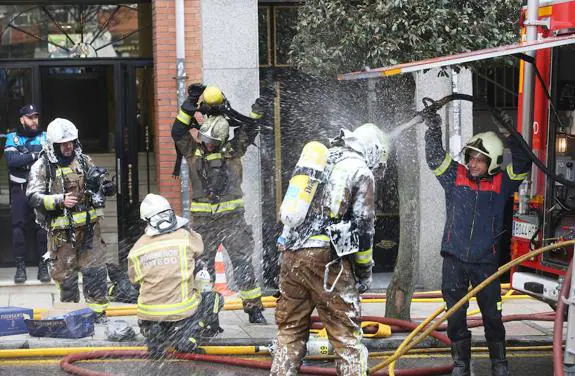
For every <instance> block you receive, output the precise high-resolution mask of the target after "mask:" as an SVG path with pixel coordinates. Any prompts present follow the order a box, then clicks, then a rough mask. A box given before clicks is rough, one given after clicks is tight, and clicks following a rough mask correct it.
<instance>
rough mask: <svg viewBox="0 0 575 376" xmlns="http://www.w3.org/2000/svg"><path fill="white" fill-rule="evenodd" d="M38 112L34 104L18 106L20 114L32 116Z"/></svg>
mask: <svg viewBox="0 0 575 376" xmlns="http://www.w3.org/2000/svg"><path fill="white" fill-rule="evenodd" d="M38 114H39V112H38V108H37V107H36V105H34V104H27V105H26V106H23V107H22V108H20V116H32V115H38Z"/></svg>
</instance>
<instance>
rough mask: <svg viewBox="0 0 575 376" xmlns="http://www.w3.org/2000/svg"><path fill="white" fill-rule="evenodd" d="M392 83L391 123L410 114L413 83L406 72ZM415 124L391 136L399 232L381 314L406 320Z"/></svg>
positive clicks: (415, 188) (414, 212)
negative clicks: (394, 164) (393, 113)
mask: <svg viewBox="0 0 575 376" xmlns="http://www.w3.org/2000/svg"><path fill="white" fill-rule="evenodd" d="M402 78H403V79H402V80H401V82H399V83H397V82H396V83H395V84H396V88H397V90H396V91H395V93H394V94H395V95H394V96H393V101H394V104H393V107H394V109H395V116H394V119H395V127H397V126H399V125H400V124H403V123H404V122H406V121H408V120H410V119H411V117H412V116H413V115H414V102H413V98H414V93H415V83H414V79H413V76H411V75H409V76H408V75H406V76H403V77H402ZM416 137H417V132H416V129H415V127H412V128H410V129H406V130H404V131H403V132H402V133H400V134H399V135H397V137H396V138H395V139H392V140H391V142H392V145H393V146H394V148H395V152H396V153H397V176H398V177H397V179H398V181H397V186H398V198H399V218H400V235H399V250H398V255H397V261H396V265H395V270H394V274H393V279H392V281H391V284H390V285H389V286H388V288H387V303H386V307H385V316H386V317H392V318H399V319H403V320H409V319H410V316H411V312H410V310H411V297H412V296H413V291H414V289H415V282H416V277H417V276H416V271H417V270H418V260H419V254H418V253H419V236H418V234H419V189H420V184H419V157H418V154H417V148H416V147H415V145H417V142H416Z"/></svg>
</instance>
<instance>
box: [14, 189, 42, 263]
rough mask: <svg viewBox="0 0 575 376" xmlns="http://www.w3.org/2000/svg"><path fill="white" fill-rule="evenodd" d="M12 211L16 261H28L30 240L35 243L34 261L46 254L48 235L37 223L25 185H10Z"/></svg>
mask: <svg viewBox="0 0 575 376" xmlns="http://www.w3.org/2000/svg"><path fill="white" fill-rule="evenodd" d="M10 206H11V209H12V253H13V255H14V258H15V259H16V260H24V261H25V260H26V255H27V254H28V246H27V244H28V240H30V239H32V240H33V241H34V260H38V261H40V258H41V257H42V256H43V255H44V254H45V253H46V251H47V249H46V245H47V235H46V231H44V230H43V229H42V228H41V227H40V226H39V225H38V224H37V223H36V216H35V215H34V210H33V209H32V208H31V207H30V205H28V200H27V199H26V185H25V184H13V183H11V184H10Z"/></svg>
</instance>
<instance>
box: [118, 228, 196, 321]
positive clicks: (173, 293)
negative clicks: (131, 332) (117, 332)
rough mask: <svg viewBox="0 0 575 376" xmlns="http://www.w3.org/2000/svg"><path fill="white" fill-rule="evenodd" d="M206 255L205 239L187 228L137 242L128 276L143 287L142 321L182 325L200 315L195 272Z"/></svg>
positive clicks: (129, 259) (130, 261) (140, 304)
mask: <svg viewBox="0 0 575 376" xmlns="http://www.w3.org/2000/svg"><path fill="white" fill-rule="evenodd" d="M203 251H204V244H203V242H202V237H201V236H200V235H199V234H198V233H197V232H195V231H193V230H190V229H188V228H186V227H183V228H180V229H178V230H176V231H174V232H170V233H167V234H160V235H156V236H148V235H142V237H140V239H138V241H137V242H136V244H134V246H133V247H132V249H131V250H130V253H129V254H128V276H129V277H130V281H131V282H132V283H134V284H139V285H140V295H139V297H138V318H139V319H141V320H150V321H180V320H182V319H185V318H187V317H190V316H192V315H193V314H194V313H195V312H196V311H197V309H198V305H199V304H200V302H201V300H202V298H201V295H200V294H199V293H198V291H197V290H196V288H195V283H194V282H195V280H194V269H195V265H196V261H195V259H196V258H197V257H198V256H199V255H200V254H201V253H202V252H203Z"/></svg>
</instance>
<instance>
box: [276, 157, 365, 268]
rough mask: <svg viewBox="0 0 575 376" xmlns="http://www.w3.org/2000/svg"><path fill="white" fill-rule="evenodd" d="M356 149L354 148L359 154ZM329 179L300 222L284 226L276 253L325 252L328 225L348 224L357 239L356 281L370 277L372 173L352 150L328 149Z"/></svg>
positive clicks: (355, 254)
mask: <svg viewBox="0 0 575 376" xmlns="http://www.w3.org/2000/svg"><path fill="white" fill-rule="evenodd" d="M359 149H360V148H358V150H359ZM326 169H327V170H331V171H330V172H329V176H328V177H327V179H326V181H325V182H324V183H322V186H320V188H318V191H317V193H316V195H315V197H314V198H313V201H312V204H311V206H310V208H309V211H308V213H307V216H306V219H305V220H304V222H303V223H302V224H301V225H299V226H298V227H296V228H289V227H288V226H284V228H283V232H282V234H281V236H280V237H279V239H278V246H279V247H280V249H286V250H292V251H297V250H300V249H304V248H329V247H330V239H329V237H328V235H326V232H325V229H326V226H327V225H328V224H329V222H330V221H339V220H345V221H351V222H353V224H354V227H356V228H357V232H358V235H359V252H356V253H354V254H353V255H352V256H351V259H350V260H351V261H352V262H353V263H354V264H355V265H354V266H355V269H354V270H355V275H356V276H357V277H358V278H359V279H367V278H369V277H370V276H371V268H372V266H373V259H372V253H373V251H372V244H373V235H374V233H375V229H374V223H375V201H374V196H375V183H374V176H373V173H372V171H371V170H370V169H369V168H368V167H367V165H366V163H365V160H364V158H363V157H362V155H361V154H360V153H358V152H357V151H356V150H354V149H352V148H350V147H349V146H347V147H339V146H338V147H332V148H330V149H329V157H328V166H327V167H326Z"/></svg>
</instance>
